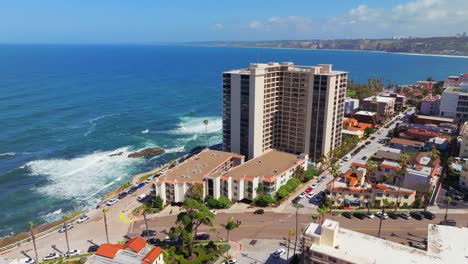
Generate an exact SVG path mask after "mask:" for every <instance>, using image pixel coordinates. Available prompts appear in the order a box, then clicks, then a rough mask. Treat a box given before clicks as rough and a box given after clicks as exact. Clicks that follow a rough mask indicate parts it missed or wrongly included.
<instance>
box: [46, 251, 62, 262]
mask: <svg viewBox="0 0 468 264" xmlns="http://www.w3.org/2000/svg"><path fill="white" fill-rule="evenodd" d="M58 258H60V255H59V254H58V253H55V252H53V253H50V254H49V255H47V256H45V257H43V258H42V261H48V260H53V259H58Z"/></svg>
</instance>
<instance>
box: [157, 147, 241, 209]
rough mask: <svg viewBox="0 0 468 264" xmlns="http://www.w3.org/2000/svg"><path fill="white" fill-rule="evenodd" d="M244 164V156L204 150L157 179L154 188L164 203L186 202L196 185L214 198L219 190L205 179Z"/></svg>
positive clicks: (206, 194)
mask: <svg viewBox="0 0 468 264" xmlns="http://www.w3.org/2000/svg"><path fill="white" fill-rule="evenodd" d="M243 162H244V156H242V155H239V154H235V153H230V152H224V151H217V150H211V149H204V150H203V151H201V152H200V153H198V154H196V155H194V156H192V157H190V158H188V159H186V160H185V161H184V162H182V163H181V164H179V165H178V166H176V167H174V168H172V169H169V170H168V171H167V172H166V173H164V175H162V176H160V177H159V178H156V179H155V180H154V185H153V187H154V189H155V192H156V195H157V196H160V197H161V198H162V199H163V201H164V202H171V203H182V202H184V200H185V198H186V197H190V193H189V189H190V187H191V186H192V185H195V184H200V185H202V186H203V190H204V194H205V196H212V197H214V196H215V193H216V192H217V191H219V190H216V189H213V188H212V186H210V185H208V182H207V181H205V178H206V177H207V176H209V175H211V174H217V173H218V174H219V173H223V172H227V171H228V170H230V169H231V168H232V167H235V166H238V165H240V164H242V163H243Z"/></svg>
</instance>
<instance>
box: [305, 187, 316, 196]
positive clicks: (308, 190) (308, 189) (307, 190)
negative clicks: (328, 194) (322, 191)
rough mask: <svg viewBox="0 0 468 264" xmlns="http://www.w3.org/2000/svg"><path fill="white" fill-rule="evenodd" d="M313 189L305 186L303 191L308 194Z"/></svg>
mask: <svg viewBox="0 0 468 264" xmlns="http://www.w3.org/2000/svg"><path fill="white" fill-rule="evenodd" d="M313 189H314V188H311V187H309V188H307V189H306V190H305V191H304V192H305V193H307V194H309V193H310V192H312V190H313Z"/></svg>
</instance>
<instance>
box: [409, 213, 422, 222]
mask: <svg viewBox="0 0 468 264" xmlns="http://www.w3.org/2000/svg"><path fill="white" fill-rule="evenodd" d="M410 215H411V217H413V218H414V219H416V220H422V219H423V218H424V217H423V215H422V214H420V213H419V212H411V213H410Z"/></svg>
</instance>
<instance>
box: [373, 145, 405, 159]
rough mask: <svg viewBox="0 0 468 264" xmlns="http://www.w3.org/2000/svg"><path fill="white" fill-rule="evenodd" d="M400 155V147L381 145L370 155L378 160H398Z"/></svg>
mask: <svg viewBox="0 0 468 264" xmlns="http://www.w3.org/2000/svg"><path fill="white" fill-rule="evenodd" d="M400 156H401V149H394V148H387V147H382V148H380V149H379V150H377V152H375V153H374V155H373V156H372V157H373V158H375V159H379V160H384V159H385V160H393V161H399V160H400Z"/></svg>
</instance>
